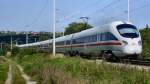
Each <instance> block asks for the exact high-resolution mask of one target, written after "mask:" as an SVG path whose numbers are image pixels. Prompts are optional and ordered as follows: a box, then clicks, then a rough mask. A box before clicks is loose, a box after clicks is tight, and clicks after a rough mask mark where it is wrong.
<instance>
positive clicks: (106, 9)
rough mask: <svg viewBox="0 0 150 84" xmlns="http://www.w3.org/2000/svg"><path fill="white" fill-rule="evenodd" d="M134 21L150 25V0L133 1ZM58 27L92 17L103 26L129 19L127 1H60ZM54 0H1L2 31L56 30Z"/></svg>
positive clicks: (57, 16) (59, 28)
mask: <svg viewBox="0 0 150 84" xmlns="http://www.w3.org/2000/svg"><path fill="white" fill-rule="evenodd" d="M130 2H131V3H130V5H131V7H130V9H131V13H130V17H131V22H133V23H134V24H136V25H137V26H138V27H139V28H142V27H145V25H146V24H149V25H150V12H149V9H150V1H149V0H130ZM56 8H57V14H56V19H57V21H58V23H57V26H56V30H57V31H63V30H64V27H66V26H67V25H68V24H69V23H71V22H80V21H81V20H80V19H79V18H80V17H82V16H88V17H89V18H90V19H89V23H90V24H92V25H93V26H99V25H102V24H104V23H107V22H110V21H114V20H127V12H126V11H127V0H56ZM52 27H53V0H0V31H3V30H5V31H6V30H10V31H52Z"/></svg>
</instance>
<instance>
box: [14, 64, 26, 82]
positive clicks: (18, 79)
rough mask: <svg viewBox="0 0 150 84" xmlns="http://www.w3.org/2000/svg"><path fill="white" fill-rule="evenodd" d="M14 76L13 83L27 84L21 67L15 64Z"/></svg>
mask: <svg viewBox="0 0 150 84" xmlns="http://www.w3.org/2000/svg"><path fill="white" fill-rule="evenodd" d="M12 76H13V77H12V78H13V79H12V80H13V81H12V84H26V83H25V80H24V79H23V77H22V76H21V73H20V71H19V69H18V68H17V67H16V66H15V65H13V66H12Z"/></svg>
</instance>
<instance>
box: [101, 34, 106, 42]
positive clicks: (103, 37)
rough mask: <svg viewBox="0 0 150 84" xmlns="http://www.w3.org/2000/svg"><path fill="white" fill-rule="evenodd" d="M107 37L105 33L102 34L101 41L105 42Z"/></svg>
mask: <svg viewBox="0 0 150 84" xmlns="http://www.w3.org/2000/svg"><path fill="white" fill-rule="evenodd" d="M105 36H106V34H105V33H102V34H101V41H105V40H106V37H105Z"/></svg>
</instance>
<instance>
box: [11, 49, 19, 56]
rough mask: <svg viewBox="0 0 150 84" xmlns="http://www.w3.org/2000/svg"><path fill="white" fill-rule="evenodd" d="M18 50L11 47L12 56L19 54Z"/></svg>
mask: <svg viewBox="0 0 150 84" xmlns="http://www.w3.org/2000/svg"><path fill="white" fill-rule="evenodd" d="M19 51H20V49H19V48H18V47H13V49H12V55H13V56H15V55H17V54H18V53H19Z"/></svg>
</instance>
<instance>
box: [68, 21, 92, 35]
mask: <svg viewBox="0 0 150 84" xmlns="http://www.w3.org/2000/svg"><path fill="white" fill-rule="evenodd" d="M89 28H92V26H91V25H89V24H86V23H77V22H73V23H71V24H69V26H68V27H66V30H65V35H68V34H72V33H76V32H80V31H82V30H86V29H89Z"/></svg>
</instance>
